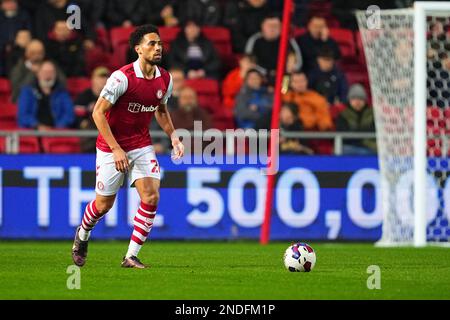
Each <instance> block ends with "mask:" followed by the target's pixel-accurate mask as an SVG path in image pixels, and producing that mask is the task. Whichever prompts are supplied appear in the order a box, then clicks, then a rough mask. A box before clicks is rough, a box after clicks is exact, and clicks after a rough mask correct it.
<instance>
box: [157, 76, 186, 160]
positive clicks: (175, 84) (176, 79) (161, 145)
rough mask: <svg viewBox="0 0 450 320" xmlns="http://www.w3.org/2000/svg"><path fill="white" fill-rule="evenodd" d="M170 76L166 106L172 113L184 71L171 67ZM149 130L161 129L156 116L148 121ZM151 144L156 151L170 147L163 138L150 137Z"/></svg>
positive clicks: (159, 151) (161, 151) (183, 81)
mask: <svg viewBox="0 0 450 320" xmlns="http://www.w3.org/2000/svg"><path fill="white" fill-rule="evenodd" d="M169 72H170V75H171V76H172V95H171V96H170V99H169V101H168V102H167V108H168V110H169V111H170V112H171V113H172V112H174V111H175V110H177V108H178V99H179V97H180V92H181V90H182V89H183V88H184V86H185V77H184V71H183V70H182V69H179V68H172V69H170V70H169ZM150 130H161V127H160V126H159V124H158V122H157V121H156V118H155V117H153V118H152V121H151V123H150ZM152 142H153V146H154V147H155V152H156V153H164V152H166V151H167V150H168V148H169V147H170V144H169V141H168V140H167V139H165V138H157V137H154V138H152Z"/></svg>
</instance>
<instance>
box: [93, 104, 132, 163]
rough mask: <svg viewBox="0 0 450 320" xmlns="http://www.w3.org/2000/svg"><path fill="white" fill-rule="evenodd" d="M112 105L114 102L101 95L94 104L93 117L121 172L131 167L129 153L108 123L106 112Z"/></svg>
mask: <svg viewBox="0 0 450 320" xmlns="http://www.w3.org/2000/svg"><path fill="white" fill-rule="evenodd" d="M112 106H113V104H112V103H111V102H109V101H108V100H106V99H105V98H103V97H101V96H100V97H99V98H98V100H97V103H96V104H95V106H94V110H93V112H92V118H93V119H94V122H95V125H96V126H97V129H98V132H99V133H100V134H101V135H102V137H103V139H105V141H106V143H107V144H108V146H109V148H110V149H111V151H112V152H113V156H114V162H115V164H116V169H117V170H118V171H120V172H127V171H128V167H129V163H128V158H127V154H126V153H125V151H123V149H122V148H121V147H120V145H119V144H118V143H117V140H116V138H114V135H113V134H112V131H111V127H110V126H109V124H108V120H107V119H106V113H107V112H108V110H109V109H111V108H112Z"/></svg>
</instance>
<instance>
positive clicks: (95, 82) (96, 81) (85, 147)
mask: <svg viewBox="0 0 450 320" xmlns="http://www.w3.org/2000/svg"><path fill="white" fill-rule="evenodd" d="M110 75H111V72H110V71H109V70H108V68H106V67H97V68H95V69H94V71H93V72H92V75H91V87H90V88H89V89H86V90H85V91H83V92H82V93H80V94H79V95H78V96H77V97H76V98H75V102H74V103H75V109H74V110H75V115H76V125H75V126H76V127H78V128H79V129H82V130H97V127H96V126H95V123H94V120H93V119H92V111H93V110H94V105H95V103H96V102H97V99H98V97H99V96H100V92H101V91H102V89H103V87H104V86H105V85H106V80H108V78H109V76H110ZM96 141H97V138H82V139H81V144H80V145H81V151H82V152H84V153H95V143H96Z"/></svg>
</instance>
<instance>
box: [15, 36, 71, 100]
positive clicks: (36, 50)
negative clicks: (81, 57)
mask: <svg viewBox="0 0 450 320" xmlns="http://www.w3.org/2000/svg"><path fill="white" fill-rule="evenodd" d="M44 59H45V48H44V45H43V44H42V42H41V41H39V40H36V39H35V40H31V42H30V43H29V44H28V45H27V47H26V48H25V56H24V57H23V58H21V59H19V61H18V62H17V64H16V65H15V66H14V68H13V69H12V70H11V73H10V75H9V79H10V81H11V87H12V101H13V102H16V101H17V98H18V96H19V93H20V89H21V88H22V86H24V85H27V84H31V83H33V81H34V78H35V77H36V74H37V71H38V69H39V68H40V66H41V64H42V62H43V61H44ZM57 74H58V82H59V83H60V84H61V85H65V83H66V76H65V75H64V74H63V73H62V72H61V70H60V69H59V68H57Z"/></svg>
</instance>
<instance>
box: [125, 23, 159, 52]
mask: <svg viewBox="0 0 450 320" xmlns="http://www.w3.org/2000/svg"><path fill="white" fill-rule="evenodd" d="M147 33H156V34H157V35H159V31H158V28H157V27H156V26H154V25H152V24H144V25H142V26H139V27H137V28H136V29H135V30H134V31H133V33H131V35H130V41H129V43H130V47H131V48H134V47H135V46H137V45H138V44H139V43H141V41H142V38H143V37H144V36H145V35H146V34H147Z"/></svg>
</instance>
